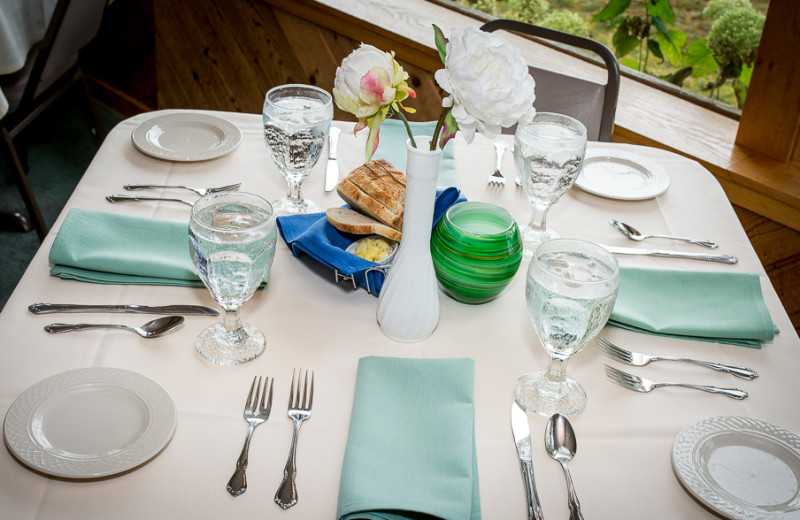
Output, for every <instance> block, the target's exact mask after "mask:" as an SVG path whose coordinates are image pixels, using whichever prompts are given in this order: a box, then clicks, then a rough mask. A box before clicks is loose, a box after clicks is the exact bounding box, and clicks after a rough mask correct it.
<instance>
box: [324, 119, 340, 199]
mask: <svg viewBox="0 0 800 520" xmlns="http://www.w3.org/2000/svg"><path fill="white" fill-rule="evenodd" d="M339 133H341V130H340V129H339V128H337V127H335V126H332V127H331V130H330V132H329V133H328V167H327V169H326V170H325V191H333V189H334V188H336V186H337V185H338V184H339V162H338V161H337V160H336V147H337V146H338V143H339Z"/></svg>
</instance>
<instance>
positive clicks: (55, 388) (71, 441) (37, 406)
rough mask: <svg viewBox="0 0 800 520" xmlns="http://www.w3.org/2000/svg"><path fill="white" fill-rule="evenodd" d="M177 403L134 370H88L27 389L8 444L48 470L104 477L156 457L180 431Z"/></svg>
mask: <svg viewBox="0 0 800 520" xmlns="http://www.w3.org/2000/svg"><path fill="white" fill-rule="evenodd" d="M176 421H177V415H176V413H175V405H174V404H173V402H172V399H170V397H169V395H168V394H167V392H166V391H165V390H164V389H163V388H162V387H161V386H159V385H158V384H157V383H155V382H154V381H152V380H150V379H148V378H146V377H144V376H142V375H140V374H137V373H135V372H130V371H128V370H120V369H115V368H82V369H77V370H70V371H68V372H62V373H60V374H56V375H54V376H51V377H49V378H47V379H44V380H42V381H40V382H38V383H36V384H35V385H33V386H31V387H30V388H28V389H27V390H25V391H24V392H23V393H22V394H20V396H19V397H17V399H16V400H15V401H14V403H13V404H12V405H11V407H10V408H9V410H8V413H7V414H6V418H5V423H4V428H3V433H4V434H5V440H6V445H7V446H8V448H9V449H10V450H11V452H12V453H13V454H14V455H15V456H16V457H17V458H18V459H19V460H21V461H22V462H24V463H25V464H28V465H29V466H31V467H33V468H35V469H37V470H39V471H41V472H43V473H47V474H49V475H54V476H57V477H67V478H97V477H104V476H108V475H113V474H116V473H121V472H123V471H127V470H129V469H132V468H135V467H136V466H139V465H141V464H143V463H145V462H147V461H148V460H150V459H151V458H153V457H154V456H155V455H157V454H158V453H159V452H160V451H161V449H162V448H164V446H166V444H167V442H169V440H170V439H171V438H172V434H173V433H174V432H175V425H176Z"/></svg>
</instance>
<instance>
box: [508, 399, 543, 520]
mask: <svg viewBox="0 0 800 520" xmlns="http://www.w3.org/2000/svg"><path fill="white" fill-rule="evenodd" d="M511 433H513V434H514V443H516V445H517V454H518V455H519V463H520V469H521V471H522V480H523V482H525V494H526V495H527V497H528V520H542V519H543V518H544V515H543V514H542V505H541V503H540V502H539V495H538V494H537V493H536V481H535V480H534V478H533V459H532V457H531V430H530V427H529V426H528V414H526V413H525V411H524V410H523V409H522V408H520V407H519V405H518V404H517V402H516V401H514V402H512V403H511Z"/></svg>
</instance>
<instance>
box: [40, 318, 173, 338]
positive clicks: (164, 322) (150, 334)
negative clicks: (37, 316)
mask: <svg viewBox="0 0 800 520" xmlns="http://www.w3.org/2000/svg"><path fill="white" fill-rule="evenodd" d="M181 323H183V316H165V317H163V318H158V319H155V320H152V321H148V322H147V323H145V324H144V325H142V326H141V327H129V326H127V325H115V324H102V325H100V324H94V323H76V324H69V323H51V324H50V325H45V327H44V330H46V331H47V332H49V333H50V334H58V333H61V332H72V331H75V330H86V329H124V330H129V331H131V332H135V333H136V334H138V335H140V336H141V337H143V338H155V337H157V336H160V335H162V334H164V333H165V332H168V331H170V330H172V329H174V328H175V327H177V326H178V325H180V324H181Z"/></svg>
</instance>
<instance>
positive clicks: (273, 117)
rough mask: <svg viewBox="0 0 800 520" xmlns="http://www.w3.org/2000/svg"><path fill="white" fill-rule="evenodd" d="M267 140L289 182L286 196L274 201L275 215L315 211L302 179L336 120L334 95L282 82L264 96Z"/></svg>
mask: <svg viewBox="0 0 800 520" xmlns="http://www.w3.org/2000/svg"><path fill="white" fill-rule="evenodd" d="M263 116H264V139H265V140H266V144H267V150H268V151H269V155H270V157H272V160H273V162H274V163H275V165H276V166H277V167H278V168H279V169H280V171H281V174H283V176H284V178H285V179H286V182H287V183H288V185H289V193H288V195H287V196H286V197H283V198H281V199H278V200H276V201H274V202H273V203H272V205H273V208H274V210H275V214H276V215H278V216H283V215H300V214H304V213H316V212H319V211H320V208H319V206H318V205H317V204H316V203H314V202H312V201H310V200H308V199H304V198H303V194H302V192H301V186H302V184H303V180H304V179H305V178H306V177H307V176H308V174H309V173H311V169H312V168H314V165H316V164H317V161H318V160H319V156H320V154H321V153H322V149H323V147H324V146H325V142H326V141H327V139H328V131H329V130H330V128H331V120H332V119H333V102H332V100H331V95H330V94H328V93H327V92H326V91H324V90H322V89H321V88H317V87H313V86H310V85H281V86H279V87H275V88H273V89H270V91H269V92H267V95H266V98H265V99H264V111H263Z"/></svg>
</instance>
